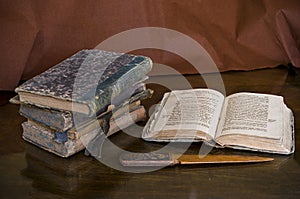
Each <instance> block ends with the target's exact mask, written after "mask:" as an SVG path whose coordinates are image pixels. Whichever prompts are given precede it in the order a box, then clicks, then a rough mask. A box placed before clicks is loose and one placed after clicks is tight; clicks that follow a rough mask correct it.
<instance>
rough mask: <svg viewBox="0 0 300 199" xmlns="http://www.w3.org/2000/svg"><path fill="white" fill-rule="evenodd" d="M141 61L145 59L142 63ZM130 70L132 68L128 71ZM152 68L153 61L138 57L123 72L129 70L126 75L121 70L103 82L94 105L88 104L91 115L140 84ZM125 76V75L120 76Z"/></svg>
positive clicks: (97, 90)
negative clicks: (125, 91) (123, 92)
mask: <svg viewBox="0 0 300 199" xmlns="http://www.w3.org/2000/svg"><path fill="white" fill-rule="evenodd" d="M141 59H144V60H143V61H142V62H141ZM128 68H130V69H129V70H128ZM151 68H152V61H151V59H149V58H146V57H141V56H139V57H136V58H135V59H134V60H133V61H132V62H131V63H129V64H128V65H127V66H126V67H124V68H123V70H128V71H127V72H126V73H125V74H123V71H122V70H120V71H118V73H116V74H114V76H113V77H112V78H110V79H108V81H105V82H103V83H102V84H101V85H98V87H97V88H96V94H95V99H96V100H94V101H93V102H92V103H88V106H89V109H90V115H93V114H97V112H98V111H99V110H100V109H101V108H102V107H104V106H105V105H107V104H110V103H111V101H113V99H114V98H116V97H117V96H118V95H120V93H121V92H122V91H124V90H126V89H128V87H130V86H132V85H134V84H136V83H137V82H140V81H142V80H144V79H145V78H146V74H147V73H148V72H150V70H151ZM120 74H123V75H120Z"/></svg>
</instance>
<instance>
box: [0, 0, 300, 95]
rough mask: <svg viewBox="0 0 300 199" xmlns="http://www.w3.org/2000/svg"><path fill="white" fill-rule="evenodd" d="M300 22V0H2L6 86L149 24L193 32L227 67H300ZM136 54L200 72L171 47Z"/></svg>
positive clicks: (1, 72) (1, 71) (0, 77)
mask: <svg viewBox="0 0 300 199" xmlns="http://www.w3.org/2000/svg"><path fill="white" fill-rule="evenodd" d="M299 19H300V1H299V0H260V1H259V0H251V1H250V0H227V1H220V0H186V1H183V0H126V1H120V0H97V1H91V0H89V1H81V0H65V1H61V0H56V1H54V0H53V1H38V0H31V1H21V0H20V1H14V0H1V1H0V23H1V29H0V36H1V42H0V50H1V55H0V60H1V67H0V90H12V89H14V88H15V87H16V86H17V85H18V83H19V81H20V80H21V79H22V80H26V79H28V78H31V77H33V76H34V75H36V74H39V73H40V72H42V71H44V70H46V69H47V68H49V67H51V66H53V65H54V64H56V63H58V62H59V61H61V60H63V59H65V58H66V57H68V56H70V55H72V54H73V53H75V52H76V51H78V50H80V49H83V48H94V47H95V46H97V45H98V44H99V43H100V42H101V41H103V40H105V39H106V38H108V37H110V36H112V35H114V34H117V33H120V32H122V31H125V30H129V29H132V28H139V27H148V26H151V27H152V26H153V27H164V28H169V29H173V30H176V31H179V32H181V33H183V34H186V35H188V36H190V37H191V38H193V39H194V40H196V41H197V42H199V43H200V44H201V45H202V46H203V47H204V48H205V49H206V50H207V51H208V53H209V54H210V55H211V57H212V58H213V60H214V61H215V63H216V64H217V66H218V68H219V69H220V71H227V70H251V69H256V68H264V67H274V66H277V65H279V64H287V63H292V64H293V65H295V66H297V67H300V53H299V46H300V41H299V38H300V20H299ZM135 53H139V54H141V53H143V54H145V55H148V56H150V57H151V58H152V59H153V60H154V61H155V62H158V63H162V64H167V65H170V66H172V67H174V68H175V69H176V70H178V71H179V72H181V73H194V72H196V71H195V70H194V69H193V67H192V66H190V65H189V64H188V63H187V62H186V61H184V60H183V59H182V58H179V57H178V56H176V55H174V54H173V53H170V52H165V51H161V50H139V51H137V52H135Z"/></svg>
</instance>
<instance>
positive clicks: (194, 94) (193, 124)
mask: <svg viewBox="0 0 300 199" xmlns="http://www.w3.org/2000/svg"><path fill="white" fill-rule="evenodd" d="M223 101H224V96H223V95H222V94H221V93H220V92H218V91H215V90H211V89H190V90H176V91H172V92H169V93H166V94H165V95H164V97H163V99H162V101H161V103H160V104H159V105H158V107H157V108H156V110H155V112H154V113H153V114H152V115H151V117H150V119H149V121H148V122H147V124H146V126H145V128H144V131H143V135H142V138H143V139H145V140H149V141H160V142H164V141H165V142H170V141H171V142H172V141H174V142H175V141H180V142H185V141H203V140H212V139H213V138H214V137H215V133H216V128H217V124H218V120H219V116H220V113H221V109H222V106H223Z"/></svg>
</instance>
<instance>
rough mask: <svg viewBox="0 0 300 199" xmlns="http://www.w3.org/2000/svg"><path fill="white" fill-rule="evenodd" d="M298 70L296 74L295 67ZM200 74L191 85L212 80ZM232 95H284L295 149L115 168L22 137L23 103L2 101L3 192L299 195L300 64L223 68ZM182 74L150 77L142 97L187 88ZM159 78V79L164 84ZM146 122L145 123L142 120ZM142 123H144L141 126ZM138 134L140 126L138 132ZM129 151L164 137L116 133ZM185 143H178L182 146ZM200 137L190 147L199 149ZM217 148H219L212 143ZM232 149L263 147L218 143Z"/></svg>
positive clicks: (110, 195)
mask: <svg viewBox="0 0 300 199" xmlns="http://www.w3.org/2000/svg"><path fill="white" fill-rule="evenodd" d="M295 73H296V74H295ZM213 76H216V74H208V75H206V76H204V78H201V76H198V75H191V76H185V79H186V80H188V81H189V82H190V84H191V86H192V87H206V85H205V81H204V79H205V78H206V77H213ZM222 79H223V81H224V86H225V89H226V94H227V95H228V94H231V93H235V92H239V91H250V92H262V93H272V94H278V95H282V96H284V98H285V102H286V104H287V105H288V106H289V107H290V108H291V109H292V110H293V112H294V116H295V134H296V151H295V153H294V154H293V155H290V156H284V155H272V154H264V153H259V155H262V156H268V157H273V158H274V159H275V160H274V161H273V162H268V163H256V164H228V165H224V164H223V165H222V164H220V165H190V166H174V167H165V168H163V169H159V170H156V171H152V172H146V173H132V172H123V171H119V170H115V169H113V168H110V167H108V166H106V165H104V164H102V163H101V162H99V161H97V160H96V159H94V158H93V157H87V156H85V155H84V154H83V152H80V153H78V154H76V155H74V156H72V157H70V158H68V159H63V158H60V157H57V156H55V155H52V154H50V153H48V152H46V151H43V150H41V149H39V148H37V147H35V146H33V145H31V144H29V143H26V142H25V141H23V139H22V137H21V134H22V129H21V123H22V122H23V121H25V119H24V118H23V117H21V116H20V115H19V114H18V106H16V105H12V104H6V105H3V106H0V123H1V125H0V198H22V199H25V198H298V197H299V196H300V165H299V164H300V153H299V148H300V136H299V133H300V70H296V71H293V72H290V71H289V70H288V69H287V68H285V67H278V68H274V69H264V70H256V71H248V72H226V73H222ZM178 80H179V77H178V76H168V77H166V76H164V77H152V78H150V81H149V82H152V83H149V84H148V87H150V88H152V89H153V90H154V91H155V94H154V96H153V97H152V98H151V99H150V100H146V101H145V102H144V104H145V106H146V107H147V108H148V109H149V108H150V107H152V105H153V104H156V103H158V102H159V100H160V99H161V97H162V94H163V92H165V91H167V90H168V88H167V87H168V86H169V85H173V87H172V89H173V88H180V89H181V88H185V87H186V85H183V84H181V83H180V81H178ZM159 84H161V85H159ZM140 125H141V126H142V125H144V124H143V123H142V124H140ZM138 129H140V128H138ZM136 133H137V134H139V133H140V131H139V132H136ZM110 140H111V142H113V143H114V144H115V145H116V146H118V147H120V148H122V149H124V150H129V151H137V152H139V151H151V150H154V149H157V148H160V147H163V145H162V144H159V143H148V142H144V141H142V140H141V139H139V138H136V137H132V136H129V135H127V134H125V133H122V132H120V133H118V134H116V135H113V136H112V137H111V138H110ZM179 147H180V146H179ZM200 147H201V144H200V143H194V144H192V145H191V146H190V147H189V149H188V151H189V152H191V153H198V151H199V149H200ZM213 152H216V150H213ZM217 153H224V154H225V153H226V154H252V155H253V154H258V153H253V152H245V151H237V150H230V149H226V150H218V151H217Z"/></svg>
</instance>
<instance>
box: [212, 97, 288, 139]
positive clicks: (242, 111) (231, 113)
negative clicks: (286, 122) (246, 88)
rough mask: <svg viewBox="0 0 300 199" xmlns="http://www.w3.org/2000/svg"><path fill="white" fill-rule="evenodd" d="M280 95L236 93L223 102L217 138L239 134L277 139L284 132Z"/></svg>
mask: <svg viewBox="0 0 300 199" xmlns="http://www.w3.org/2000/svg"><path fill="white" fill-rule="evenodd" d="M283 104H284V103H283V98H282V97H281V96H275V95H266V94H254V93H237V94H233V95H230V96H228V97H227V98H226V99H225V102H224V108H223V111H222V114H221V120H220V123H219V128H218V132H217V136H216V137H219V136H223V135H228V134H240V135H249V136H258V137H265V138H271V139H280V137H282V132H283Z"/></svg>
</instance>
